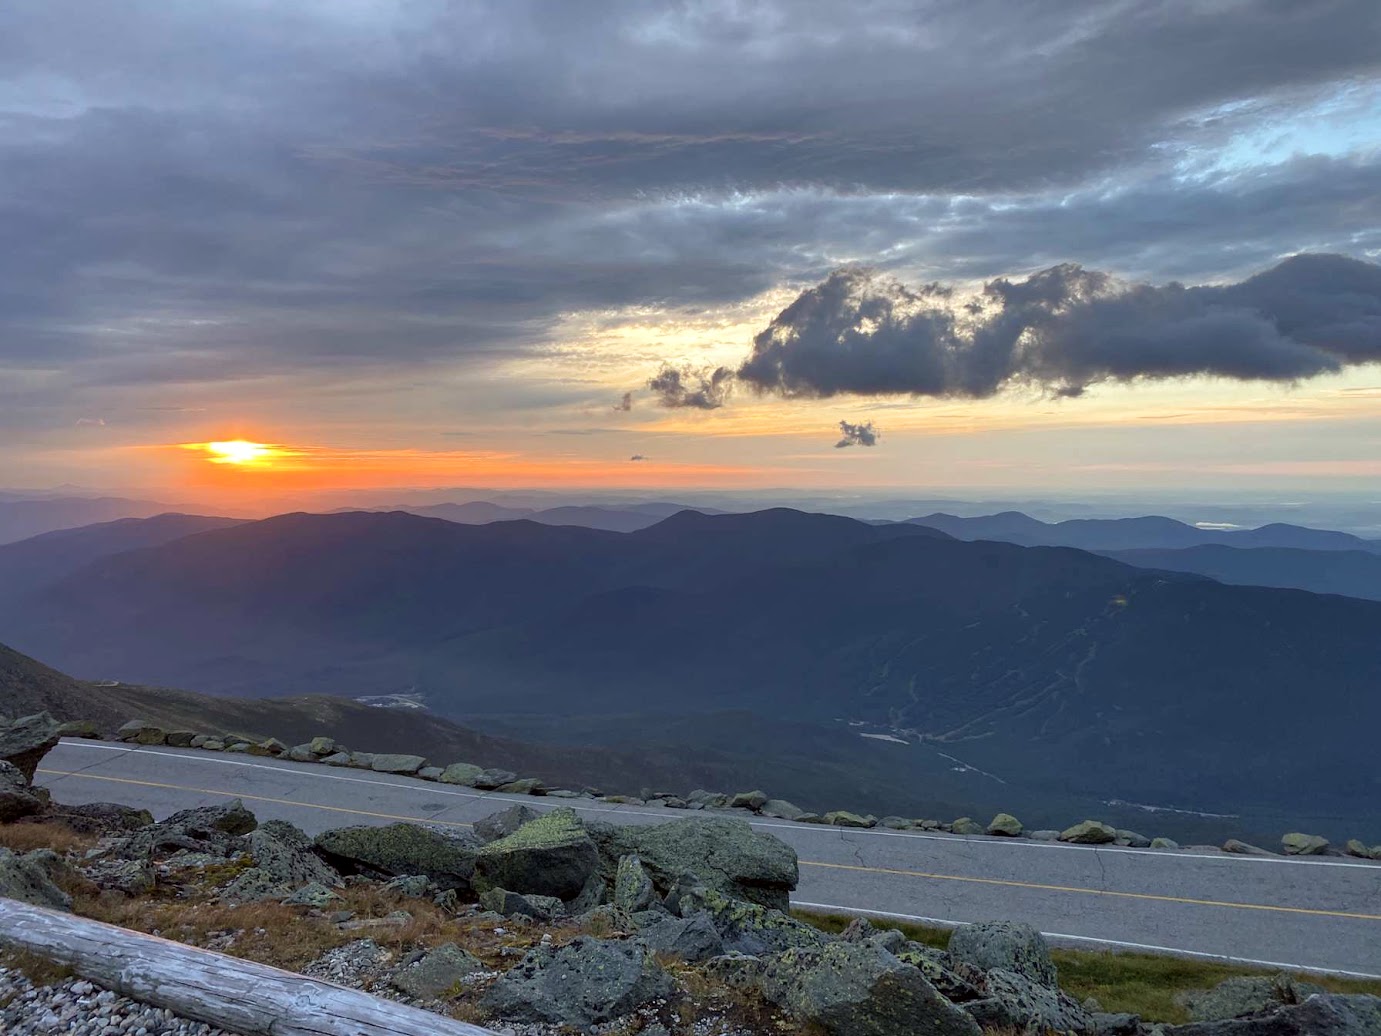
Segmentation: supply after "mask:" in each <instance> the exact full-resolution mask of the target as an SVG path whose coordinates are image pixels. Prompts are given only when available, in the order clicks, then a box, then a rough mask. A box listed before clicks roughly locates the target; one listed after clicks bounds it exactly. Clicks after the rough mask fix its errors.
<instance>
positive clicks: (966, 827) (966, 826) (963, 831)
mask: <svg viewBox="0 0 1381 1036" xmlns="http://www.w3.org/2000/svg"><path fill="white" fill-rule="evenodd" d="M949 829H950V832H951V833H953V834H956V835H981V834H983V831H984V828H983V825H982V824H980V823H979V822H978V821H977V820H974V819H973V817H960V818H959V819H958V820H956V821H954V823H952V824H950V825H949Z"/></svg>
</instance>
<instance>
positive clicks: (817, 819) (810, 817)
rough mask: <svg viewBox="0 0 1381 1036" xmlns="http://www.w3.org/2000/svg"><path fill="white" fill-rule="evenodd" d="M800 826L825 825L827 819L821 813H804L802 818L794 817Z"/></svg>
mask: <svg viewBox="0 0 1381 1036" xmlns="http://www.w3.org/2000/svg"><path fill="white" fill-rule="evenodd" d="M792 819H793V820H795V821H796V823H798V824H823V823H824V822H825V818H824V817H822V816H821V815H820V814H819V813H802V814H801V815H800V816H796V817H792Z"/></svg>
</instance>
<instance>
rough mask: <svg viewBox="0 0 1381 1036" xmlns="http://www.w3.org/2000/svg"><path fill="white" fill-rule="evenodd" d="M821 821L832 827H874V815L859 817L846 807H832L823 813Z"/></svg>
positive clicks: (875, 823) (875, 821)
mask: <svg viewBox="0 0 1381 1036" xmlns="http://www.w3.org/2000/svg"><path fill="white" fill-rule="evenodd" d="M822 822H823V823H826V824H830V825H831V826H833V827H876V826H877V819H876V818H875V817H861V816H859V815H858V814H857V813H850V812H849V811H848V810H847V809H832V810H830V811H829V812H828V813H826V814H825V816H824V818H823V820H822Z"/></svg>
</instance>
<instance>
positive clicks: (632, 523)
mask: <svg viewBox="0 0 1381 1036" xmlns="http://www.w3.org/2000/svg"><path fill="white" fill-rule="evenodd" d="M341 510H342V511H349V510H355V508H342V509H341ZM369 510H371V511H376V512H377V511H405V512H407V513H408V514H416V515H420V516H422V517H424V518H443V519H445V520H446V521H448V522H459V523H460V524H462V525H488V524H489V523H491V522H511V521H519V520H522V519H526V520H527V521H532V522H537V523H538V524H540V525H578V526H581V527H582V528H586V529H604V530H607V531H609V532H636V531H637V530H638V529H646V528H647V527H648V526H650V525H656V524H657V523H658V522H660V521H661V520H662V519H663V518H669V517H671V516H672V515H673V514H677V513H679V512H681V511H688V510H692V511H700V512H701V513H703V514H723V513H724V512H723V511H718V510H715V509H714V508H703V507H701V508H696V507H687V506H685V505H682V504H676V503H663V502H653V503H644V504H621V505H619V506H617V507H596V506H575V505H571V506H562V507H548V508H544V509H537V508H532V507H506V506H503V505H500V504H494V503H489V502H488V501H484V500H474V501H471V502H469V503H464V504H427V505H424V506H420V507H419V506H409V505H399V506H397V507H374V508H369ZM336 513H340V512H336Z"/></svg>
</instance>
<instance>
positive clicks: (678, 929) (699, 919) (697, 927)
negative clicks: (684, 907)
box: [638, 914, 724, 964]
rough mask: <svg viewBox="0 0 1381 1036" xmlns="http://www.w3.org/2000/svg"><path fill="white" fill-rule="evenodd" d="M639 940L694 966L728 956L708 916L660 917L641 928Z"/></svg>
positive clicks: (659, 951) (657, 950)
mask: <svg viewBox="0 0 1381 1036" xmlns="http://www.w3.org/2000/svg"><path fill="white" fill-rule="evenodd" d="M638 938H639V939H641V940H642V941H643V942H645V943H647V945H648V946H650V947H651V948H652V949H653V950H655V951H656V952H657V953H666V954H671V955H672V956H676V957H680V958H681V959H682V960H684V961H686V962H687V963H690V964H697V963H699V962H700V961H704V960H709V959H710V958H711V957H718V956H720V955H722V954H723V953H724V940H723V939H722V938H720V935H719V930H718V929H717V928H715V926H714V922H712V921H711V920H710V918H709V917H708V915H706V914H692V915H691V916H690V917H671V916H669V915H667V914H661V915H658V917H657V919H656V920H655V921H653V922H652V923H651V924H648V925H646V926H640V927H639V929H638Z"/></svg>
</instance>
